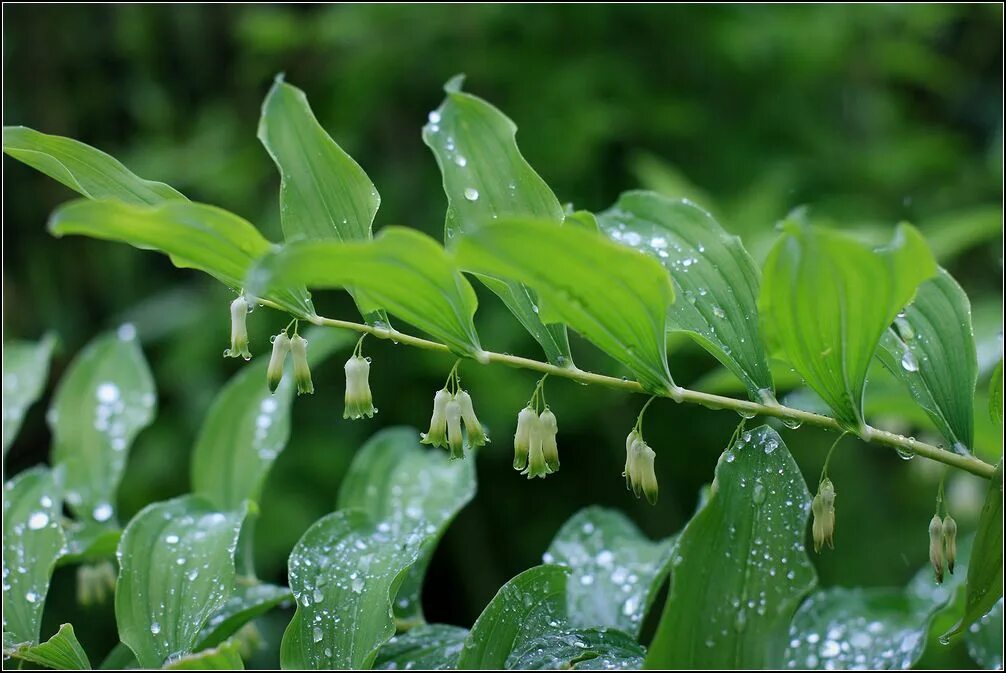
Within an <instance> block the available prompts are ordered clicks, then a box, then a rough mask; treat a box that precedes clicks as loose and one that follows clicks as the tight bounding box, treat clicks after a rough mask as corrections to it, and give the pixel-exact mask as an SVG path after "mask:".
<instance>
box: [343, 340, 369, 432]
mask: <svg viewBox="0 0 1006 673" xmlns="http://www.w3.org/2000/svg"><path fill="white" fill-rule="evenodd" d="M345 369H346V406H345V409H344V410H343V412H342V417H343V418H350V419H353V420H357V419H360V418H363V417H364V416H366V417H367V418H373V417H374V414H376V413H377V409H375V408H374V398H373V396H372V395H371V393H370V360H369V359H367V358H365V357H362V356H360V355H354V356H352V357H351V358H349V359H348V360H346V367H345Z"/></svg>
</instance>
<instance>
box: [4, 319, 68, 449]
mask: <svg viewBox="0 0 1006 673" xmlns="http://www.w3.org/2000/svg"><path fill="white" fill-rule="evenodd" d="M55 344H56V339H55V337H53V336H52V335H49V334H47V335H46V336H44V337H43V338H42V339H41V340H40V341H37V342H34V343H33V342H29V341H8V342H7V343H5V344H4V345H3V403H2V405H0V406H2V410H3V455H4V456H5V457H6V456H7V449H9V448H10V445H11V442H13V441H14V437H15V436H16V435H17V431H18V430H20V429H21V422H22V421H23V420H24V415H25V412H27V411H28V407H30V406H31V405H32V403H34V402H35V400H37V399H38V396H39V395H41V394H42V390H43V389H44V388H45V382H46V379H47V378H48V377H49V358H50V357H52V349H53V347H54V346H55Z"/></svg>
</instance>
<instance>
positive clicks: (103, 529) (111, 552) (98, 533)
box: [58, 520, 122, 566]
mask: <svg viewBox="0 0 1006 673" xmlns="http://www.w3.org/2000/svg"><path fill="white" fill-rule="evenodd" d="M63 532H64V533H65V534H66V546H65V547H64V548H63V554H62V555H61V556H60V557H59V562H58V565H60V566H64V565H73V564H77V563H90V562H92V561H100V560H102V559H110V558H113V557H114V556H115V550H116V549H117V548H118V546H119V539H120V538H121V537H122V531H121V530H119V529H118V528H109V527H108V524H101V523H97V522H95V521H87V520H85V521H69V520H64V521H63Z"/></svg>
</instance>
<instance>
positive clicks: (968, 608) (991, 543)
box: [940, 459, 1003, 641]
mask: <svg viewBox="0 0 1006 673" xmlns="http://www.w3.org/2000/svg"><path fill="white" fill-rule="evenodd" d="M1002 595H1003V462H1002V459H1000V460H999V465H997V466H996V471H995V474H994V475H993V476H992V479H991V480H990V481H989V490H988V493H987V494H986V496H985V504H984V505H983V506H982V513H981V516H980V517H979V518H978V531H977V532H976V533H975V541H974V544H973V545H972V548H971V560H970V562H969V563H968V579H967V585H966V590H965V594H964V616H962V617H961V619H960V621H958V622H957V625H956V626H954V628H953V629H951V630H950V631H948V632H947V633H945V634H944V635H942V636H940V640H941V641H949V639H950V638H952V637H953V636H956V635H957V634H959V633H962V632H963V631H964V630H965V629H966V628H968V627H969V626H971V625H972V624H973V623H975V622H976V621H977V620H979V619H981V618H982V616H984V615H986V614H988V612H989V611H990V610H991V609H992V608H993V607H994V606H995V604H996V602H997V601H998V600H999V599H1000V598H1002Z"/></svg>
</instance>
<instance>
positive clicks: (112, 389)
mask: <svg viewBox="0 0 1006 673" xmlns="http://www.w3.org/2000/svg"><path fill="white" fill-rule="evenodd" d="M155 403H156V398H155V395H154V381H153V378H152V376H151V375H150V369H149V368H148V366H147V361H146V359H145V358H144V357H143V351H141V350H140V346H139V343H138V342H137V340H136V336H135V330H134V329H133V327H132V326H131V325H124V326H122V327H120V328H119V330H118V332H117V333H110V334H105V335H103V336H100V337H98V338H97V339H95V340H94V341H92V342H91V343H90V344H88V345H87V347H85V348H84V350H83V351H81V352H80V354H78V355H77V357H76V358H75V359H74V361H73V362H72V363H71V364H70V367H69V368H68V369H67V371H66V373H65V374H64V375H63V378H62V380H61V381H60V383H59V387H58V388H57V389H56V394H55V397H54V398H53V403H52V408H51V409H50V411H49V416H48V420H49V425H50V427H51V429H52V433H53V449H52V460H53V463H54V464H55V465H57V466H62V467H63V469H64V472H65V484H64V486H65V489H66V490H65V493H66V496H65V497H66V502H67V504H68V505H69V507H70V509H71V510H72V511H73V512H74V513H75V514H76V515H77V517H78V518H79V519H81V520H82V521H86V522H95V523H99V524H106V525H112V524H114V522H115V499H116V493H117V491H118V488H119V482H120V481H121V479H122V473H123V470H124V469H125V467H126V458H127V456H128V455H129V448H130V445H131V444H132V442H133V439H134V438H135V437H136V435H137V434H138V433H139V432H140V431H141V430H142V429H143V428H145V427H146V426H147V425H149V424H150V422H151V421H152V420H153V418H154V407H155Z"/></svg>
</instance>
